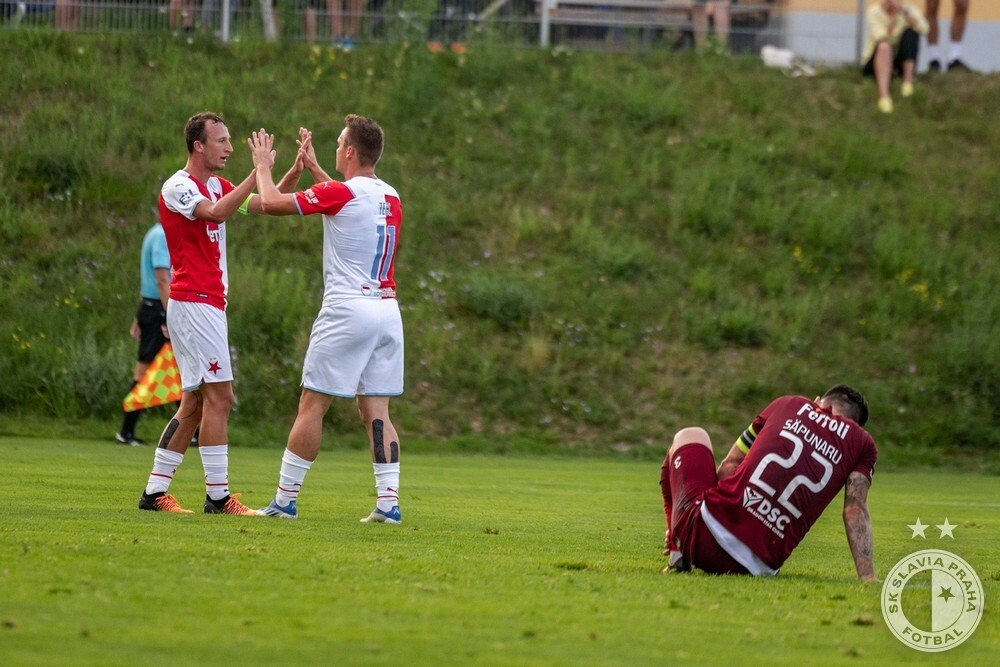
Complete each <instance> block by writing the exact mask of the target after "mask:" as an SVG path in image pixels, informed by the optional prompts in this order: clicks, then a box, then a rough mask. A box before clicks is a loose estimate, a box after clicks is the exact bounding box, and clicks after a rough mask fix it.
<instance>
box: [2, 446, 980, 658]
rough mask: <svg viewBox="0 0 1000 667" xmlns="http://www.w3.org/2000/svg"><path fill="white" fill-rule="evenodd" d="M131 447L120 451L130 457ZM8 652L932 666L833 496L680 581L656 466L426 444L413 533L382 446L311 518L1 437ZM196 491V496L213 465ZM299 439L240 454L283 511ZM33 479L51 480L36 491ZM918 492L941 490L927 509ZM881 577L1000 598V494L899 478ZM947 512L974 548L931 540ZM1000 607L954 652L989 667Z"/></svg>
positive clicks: (316, 479) (929, 477)
mask: <svg viewBox="0 0 1000 667" xmlns="http://www.w3.org/2000/svg"><path fill="white" fill-rule="evenodd" d="M109 454H113V456H109ZM0 455H2V459H3V461H4V470H5V474H4V475H3V476H2V477H0V497H3V498H5V501H4V510H3V517H4V518H3V521H2V522H0V563H2V566H0V589H2V590H3V591H4V594H3V596H0V622H2V623H3V624H2V625H0V657H2V658H3V662H5V664H23V663H44V664H52V663H63V662H66V661H68V660H70V659H72V661H73V662H74V663H75V664H98V663H99V664H109V663H116V664H117V663H129V664H134V663H136V662H148V660H149V659H150V657H151V656H152V657H153V658H154V661H155V662H163V663H170V664H194V663H203V662H204V659H205V656H206V655H209V654H210V653H212V652H213V651H217V650H219V648H220V647H224V653H225V655H226V658H227V660H230V661H233V662H240V663H251V664H256V663H264V662H276V661H279V660H280V661H283V662H286V661H289V660H301V661H308V662H317V661H325V662H336V663H337V664H357V663H366V664H370V663H373V662H374V663H393V662H395V663H398V662H400V661H401V660H403V661H406V662H407V663H408V664H432V663H439V664H440V663H442V662H444V663H447V664H462V663H468V662H469V661H471V660H476V661H478V662H486V663H504V664H514V663H516V664H555V663H559V664H569V663H573V664H590V663H604V664H607V663H620V664H652V663H667V662H673V661H675V660H677V659H680V660H682V661H684V662H687V661H690V662H693V663H704V662H709V661H710V662H712V663H714V664H725V663H729V662H731V663H736V662H739V663H741V664H744V663H749V664H754V663H758V664H759V663H763V662H765V661H766V662H769V663H770V662H777V663H781V664H800V665H801V664H816V663H819V662H822V663H824V664H836V663H850V662H856V659H857V658H858V657H860V658H861V659H864V660H871V659H877V660H878V661H879V664H902V663H905V662H911V661H913V660H914V659H916V658H917V657H918V656H917V655H916V654H915V653H913V652H912V651H910V650H909V649H907V648H905V647H903V646H902V645H901V644H899V643H898V642H897V641H896V640H895V639H894V638H892V636H891V635H890V633H889V630H888V629H887V628H886V627H885V625H884V624H883V622H882V619H881V613H880V610H879V602H878V587H870V586H867V587H866V586H862V585H860V584H858V583H856V581H855V579H854V576H853V565H852V563H851V560H850V557H849V552H848V550H847V547H846V544H845V541H844V537H843V527H842V524H841V521H840V517H839V512H838V511H837V509H838V508H836V507H832V508H830V509H829V510H828V513H827V514H826V515H825V516H824V517H823V518H822V519H821V520H820V522H819V523H818V524H817V526H816V527H815V528H814V529H813V531H812V532H811V533H810V534H809V536H808V537H807V539H806V540H805V541H804V542H803V544H802V545H801V546H800V548H799V549H798V550H797V551H796V553H795V554H794V555H793V557H792V558H791V559H790V560H789V562H788V563H787V564H786V567H785V568H784V571H783V572H782V574H781V576H780V577H778V578H777V579H774V580H751V579H746V578H728V577H725V578H716V577H709V576H704V575H697V574H695V575H692V576H671V577H664V576H663V575H661V574H659V569H660V567H661V566H662V558H661V557H660V555H659V550H660V545H661V544H662V514H661V509H660V507H659V500H658V494H657V492H656V478H657V474H658V470H657V469H656V466H655V465H653V464H650V463H637V462H609V461H603V462H593V461H572V460H571V461H558V462H557V461H553V460H545V459H540V458H530V459H521V458H516V457H505V458H496V457H490V456H486V457H482V456H480V457H443V456H430V455H416V454H415V455H412V456H410V455H408V456H407V457H406V463H405V464H404V475H403V486H402V491H403V499H404V504H403V508H404V513H405V523H404V525H402V526H399V527H387V526H362V525H360V524H358V523H357V519H358V517H360V516H363V515H364V514H365V513H366V512H367V510H368V509H369V505H370V504H371V502H372V499H371V498H370V491H369V486H370V475H371V473H370V468H369V467H368V465H367V463H366V461H365V460H364V459H365V457H364V456H363V455H362V454H360V453H358V452H353V453H348V454H344V453H332V454H329V455H324V457H323V458H322V459H321V460H320V462H319V464H317V466H316V467H315V469H314V470H313V471H311V472H310V475H309V480H308V482H307V486H306V489H305V491H304V495H303V498H302V508H301V509H302V517H301V518H300V520H299V521H297V522H280V521H277V520H263V519H239V518H234V517H226V518H220V517H207V516H204V515H195V516H189V517H176V516H163V515H156V514H151V513H144V512H139V511H138V510H136V509H134V502H135V496H136V495H137V492H138V489H139V487H140V486H141V485H142V482H143V480H144V479H145V475H146V472H147V470H148V465H149V459H150V451H149V450H148V449H141V450H138V449H127V448H126V449H122V448H113V447H112V446H111V445H108V444H106V443H102V442H93V441H79V440H76V441H54V440H24V439H10V438H2V439H0ZM188 458H189V460H188V461H187V462H186V463H185V465H184V466H183V467H182V468H181V469H180V471H179V474H178V478H177V481H176V482H175V485H174V492H175V493H176V494H177V495H178V497H179V498H180V499H181V500H182V502H184V503H186V504H188V505H190V506H192V507H195V506H196V503H197V501H198V499H199V498H200V497H201V493H202V489H201V486H200V480H199V478H200V469H199V466H198V461H197V455H196V454H195V453H194V452H191V455H190V456H189V457H188ZM278 458H279V456H278V450H273V451H265V450H260V449H245V448H244V449H240V450H236V451H234V452H233V453H232V465H233V479H234V483H235V488H237V489H239V490H242V491H244V492H245V493H246V498H247V499H248V500H249V501H250V502H251V504H256V503H263V502H266V500H267V499H268V498H269V496H270V494H271V491H272V488H273V486H272V484H273V482H274V479H273V478H274V475H275V473H276V470H277V464H278ZM25 479H31V480H33V483H32V484H27V485H26V484H24V483H23V480H25ZM914 488H921V489H923V490H924V491H923V492H922V494H921V495H920V496H916V495H914V493H913V489H914ZM871 507H872V518H873V522H874V529H875V535H876V566H877V569H878V571H879V572H881V573H885V572H886V571H887V569H888V568H889V567H891V566H892V564H894V563H895V562H896V561H897V560H898V559H899V558H901V557H902V556H904V555H906V554H908V553H910V552H912V551H915V550H917V549H918V548H931V547H941V548H946V549H949V550H952V551H954V552H956V553H958V554H959V555H961V556H962V557H964V558H965V559H966V560H967V561H969V562H970V564H972V565H973V567H975V568H976V569H977V571H978V574H979V576H980V578H981V579H982V581H983V583H984V585H985V586H986V598H987V599H995V597H996V595H998V594H1000V587H998V584H997V582H998V580H1000V569H998V566H997V564H996V562H995V558H993V557H992V554H993V552H994V550H995V541H996V536H997V534H998V531H1000V522H998V516H997V512H996V482H995V480H994V479H993V478H990V477H983V476H972V475H969V476H956V475H950V474H944V473H934V474H925V473H905V474H903V473H896V474H884V475H880V476H879V478H878V480H877V482H876V484H875V486H874V487H873V491H872V499H871ZM917 516H919V517H920V518H921V519H922V520H923V521H924V523H941V522H942V521H943V520H944V518H945V517H947V518H948V519H950V521H951V522H952V523H954V524H958V525H959V527H958V528H957V529H956V530H955V540H954V541H951V540H945V541H944V542H942V541H941V540H939V539H938V538H936V537H934V534H936V531H935V529H933V528H931V529H930V530H929V531H928V535H930V536H931V537H930V538H929V539H928V540H927V541H926V542H923V541H921V540H917V541H913V540H911V539H910V531H909V530H908V529H907V528H906V524H908V523H912V522H913V520H914V518H915V517H917ZM998 647H1000V625H998V624H997V619H996V612H995V609H993V608H992V606H991V607H988V608H987V611H986V616H985V617H984V619H983V621H982V623H981V625H980V627H979V629H978V631H977V633H976V635H975V636H973V637H972V638H971V639H970V640H969V641H968V642H966V644H964V645H963V646H962V647H961V648H959V649H956V650H954V651H951V652H949V653H948V654H946V655H944V656H923V655H921V656H919V657H920V659H922V660H934V659H944V660H947V662H948V664H986V663H988V662H989V661H990V659H989V657H988V656H989V655H995V652H996V651H997V649H998Z"/></svg>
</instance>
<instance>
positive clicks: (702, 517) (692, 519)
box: [660, 384, 877, 581]
mask: <svg viewBox="0 0 1000 667" xmlns="http://www.w3.org/2000/svg"><path fill="white" fill-rule="evenodd" d="M867 421H868V403H867V401H865V397H864V396H863V395H862V394H861V392H859V391H857V390H856V389H853V388H851V387H848V386H847V385H842V384H841V385H837V386H835V387H833V388H832V389H830V390H829V391H827V392H826V393H825V394H824V395H823V396H822V397H821V398H817V399H814V400H809V399H807V398H805V397H803V396H782V397H780V398H777V399H775V400H774V401H772V402H771V404H770V405H768V406H767V407H766V408H765V409H764V411H763V412H761V413H760V415H758V416H757V418H756V419H754V420H753V423H752V424H750V426H749V427H747V429H746V430H745V431H743V434H742V435H741V436H740V437H739V439H738V440H737V441H736V443H735V444H734V445H733V447H732V449H731V450H730V452H729V455H728V456H727V457H726V459H725V461H723V462H722V464H721V465H720V466H719V470H718V473H716V470H715V458H714V457H713V455H712V441H711V440H710V439H709V437H708V433H706V432H705V431H704V430H703V429H701V428H697V427H694V428H685V429H681V430H680V431H678V432H677V434H676V435H675V436H674V441H673V444H671V445H670V449H669V451H668V452H667V457H666V459H665V460H664V461H663V468H662V470H661V473H660V487H661V488H662V491H663V508H664V512H665V513H666V520H667V537H666V541H665V544H664V546H665V550H664V555H665V556H668V557H669V559H670V560H669V565H668V566H667V570H665V571H670V570H674V571H684V570H688V569H690V568H691V567H697V568H698V569H700V570H704V571H705V572H709V573H712V574H753V575H775V574H777V573H778V570H779V569H780V568H781V566H782V565H783V564H784V562H785V561H786V560H787V559H788V557H789V556H790V555H791V553H792V551H793V550H794V549H795V547H796V546H797V545H798V544H799V542H801V541H802V538H803V537H805V534H806V533H807V532H808V531H809V529H810V528H811V527H812V525H813V524H814V523H815V522H816V520H817V519H818V518H819V517H820V515H821V514H822V513H823V510H824V509H826V506H827V505H829V504H830V501H831V500H833V498H834V497H835V496H836V495H837V494H838V493H839V492H840V489H841V488H843V489H845V494H844V527H845V529H846V531H847V542H848V544H849V545H850V548H851V553H852V554H853V556H854V565H855V568H856V569H857V572H858V578H859V579H861V580H864V581H874V580H876V577H875V569H874V566H873V565H872V531H871V519H870V518H869V515H868V488H869V487H870V486H871V479H872V474H873V472H874V468H875V459H876V457H877V451H876V448H875V441H874V440H873V439H872V437H871V435H869V434H868V432H867V431H865V430H864V429H863V428H862V426H863V425H864V424H865V422H867Z"/></svg>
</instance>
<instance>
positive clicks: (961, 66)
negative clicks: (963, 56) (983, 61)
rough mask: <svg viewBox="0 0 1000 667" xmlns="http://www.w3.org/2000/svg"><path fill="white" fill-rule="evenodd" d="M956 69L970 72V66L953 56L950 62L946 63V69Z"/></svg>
mask: <svg viewBox="0 0 1000 667" xmlns="http://www.w3.org/2000/svg"><path fill="white" fill-rule="evenodd" d="M952 70H957V71H959V72H971V71H972V68H971V67H969V66H968V65H966V64H965V63H963V62H962V61H961V60H959V59H958V58H955V59H954V60H952V61H951V62H950V63H948V71H949V72H951V71H952Z"/></svg>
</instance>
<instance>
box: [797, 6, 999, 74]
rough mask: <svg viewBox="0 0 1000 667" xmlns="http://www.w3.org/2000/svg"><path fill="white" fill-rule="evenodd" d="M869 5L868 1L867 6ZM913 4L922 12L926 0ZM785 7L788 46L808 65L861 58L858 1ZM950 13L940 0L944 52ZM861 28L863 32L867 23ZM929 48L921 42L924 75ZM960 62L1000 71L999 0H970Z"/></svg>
mask: <svg viewBox="0 0 1000 667" xmlns="http://www.w3.org/2000/svg"><path fill="white" fill-rule="evenodd" d="M868 4H869V3H868V2H865V3H864V8H866V7H867V6H868ZM915 4H916V5H917V6H918V7H921V9H923V2H922V0H917V2H916V3H915ZM784 7H785V12H784V17H783V18H782V19H781V21H782V27H783V28H784V29H783V31H782V32H783V33H784V35H785V40H784V42H785V44H784V45H785V46H786V47H787V48H789V49H791V50H793V51H795V53H796V54H798V55H800V56H802V57H803V58H806V59H807V60H810V61H817V62H828V63H851V62H855V61H856V60H857V55H856V54H857V51H858V46H857V44H858V38H857V35H858V11H859V6H858V2H856V0H786V2H785V3H784ZM864 8H862V11H863V10H864ZM951 14H952V5H951V0H941V3H940V9H939V10H938V24H939V30H938V32H939V34H940V35H941V37H940V40H939V43H940V44H941V46H942V47H943V48H944V49H945V54H947V50H946V49H947V45H948V34H949V30H950V29H951ZM861 26H862V30H863V29H864V22H863V21H862V22H861ZM926 46H927V41H926V40H921V53H920V58H919V60H918V63H917V67H918V69H919V70H921V71H922V70H923V69H925V68H926V63H927V53H926ZM962 60H964V61H965V62H967V63H968V64H969V65H970V66H972V67H973V68H975V69H977V70H981V71H984V72H998V71H1000V0H970V6H969V19H968V24H967V25H966V28H965V37H964V39H963V40H962Z"/></svg>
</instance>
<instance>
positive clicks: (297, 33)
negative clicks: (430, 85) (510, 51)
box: [0, 0, 856, 53]
mask: <svg viewBox="0 0 1000 667" xmlns="http://www.w3.org/2000/svg"><path fill="white" fill-rule="evenodd" d="M684 1H685V0H668V1H665V2H663V3H661V4H662V5H663V7H664V11H666V9H667V8H669V10H670V12H671V14H670V16H671V18H670V20H663V19H655V20H650V21H649V23H648V24H647V25H644V24H642V21H639V22H636V21H635V20H634V19H635V16H636V13H635V12H634V11H633V12H632V13H631V14H625V13H622V14H616V13H615V12H617V11H619V10H620V11H622V12H626V11H631V10H629V6H631V7H632V8H633V9H634V7H635V6H636V5H639V6H648V5H652V4H657V3H656V2H655V1H654V0H631V2H630V1H629V0H607V1H606V2H597V1H596V0H581V2H580V3H576V4H577V5H583V6H585V8H590V9H591V10H593V11H591V13H589V14H584V13H577V14H575V15H574V14H572V13H565V12H564V13H563V14H561V15H560V17H559V19H558V20H556V21H553V20H552V16H551V15H550V14H549V12H548V11H545V9H551V8H553V7H554V6H556V5H558V6H560V7H563V6H569V7H570V8H571V9H572V6H573V5H574V3H573V2H572V1H568V2H554V0H441V1H440V2H435V1H434V0H423V1H419V2H416V1H411V2H408V1H406V0H292V1H290V2H289V1H285V0H282V1H281V2H275V0H163V1H162V2H150V1H149V0H0V9H2V14H0V34H2V31H3V30H18V29H45V28H48V29H52V28H54V29H58V30H64V31H79V32H102V33H153V34H157V33H158V34H163V35H169V34H173V35H175V36H178V37H180V38H187V39H190V40H194V39H207V38H212V39H217V40H220V41H223V42H229V41H233V40H247V39H269V40H306V41H309V42H315V43H319V44H331V45H338V46H343V47H346V48H350V47H351V46H352V45H356V44H362V43H371V42H389V43H401V42H404V41H405V42H410V43H419V42H424V41H425V42H427V43H428V44H429V45H432V46H434V47H437V46H438V45H440V46H441V48H445V49H446V48H448V47H449V46H452V47H457V48H456V50H461V49H464V48H465V47H466V45H475V44H477V43H484V42H492V43H497V44H506V45H511V46H532V45H538V44H542V45H554V46H558V45H566V46H571V47H573V48H581V49H609V50H634V49H672V50H681V49H685V48H689V47H690V46H692V45H693V43H694V39H693V31H692V27H691V22H690V18H689V14H688V13H687V12H685V11H684V10H683V4H682V3H683V2H684ZM750 3H753V4H752V5H751V4H750ZM776 6H777V4H776V3H774V2H773V0H772V1H769V0H744V2H743V3H733V4H732V5H731V7H732V10H731V12H730V13H731V27H730V30H729V38H728V47H729V48H730V49H731V50H732V51H734V52H737V53H745V52H756V51H758V50H759V49H760V47H761V46H762V45H764V44H775V45H783V44H785V43H786V42H787V39H788V37H789V35H787V34H786V30H787V23H786V22H785V21H784V20H783V17H782V15H781V14H780V12H778V11H777V10H775V9H773V8H774V7H776ZM350 7H360V8H362V9H361V10H360V11H357V12H355V13H352V12H351V11H350V9H349V8H350ZM740 7H742V8H743V9H742V10H739V9H738V8H740ZM753 7H756V8H759V9H761V11H750V9H751V8H753ZM577 9H579V6H578V7H577ZM594 12H597V13H594ZM600 12H603V14H602V13H600ZM574 16H575V17H577V18H574ZM601 16H604V17H608V20H607V21H605V20H603V19H602V18H601ZM595 17H596V18H595ZM796 37H797V38H798V39H800V40H801V39H803V38H805V39H809V38H810V36H809V35H797V36H796ZM818 38H823V39H835V40H841V41H845V42H848V43H851V42H853V41H854V40H855V39H856V36H855V35H854V34H853V31H850V34H842V35H841V34H837V35H831V34H829V32H824V34H823V35H817V39H818Z"/></svg>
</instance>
